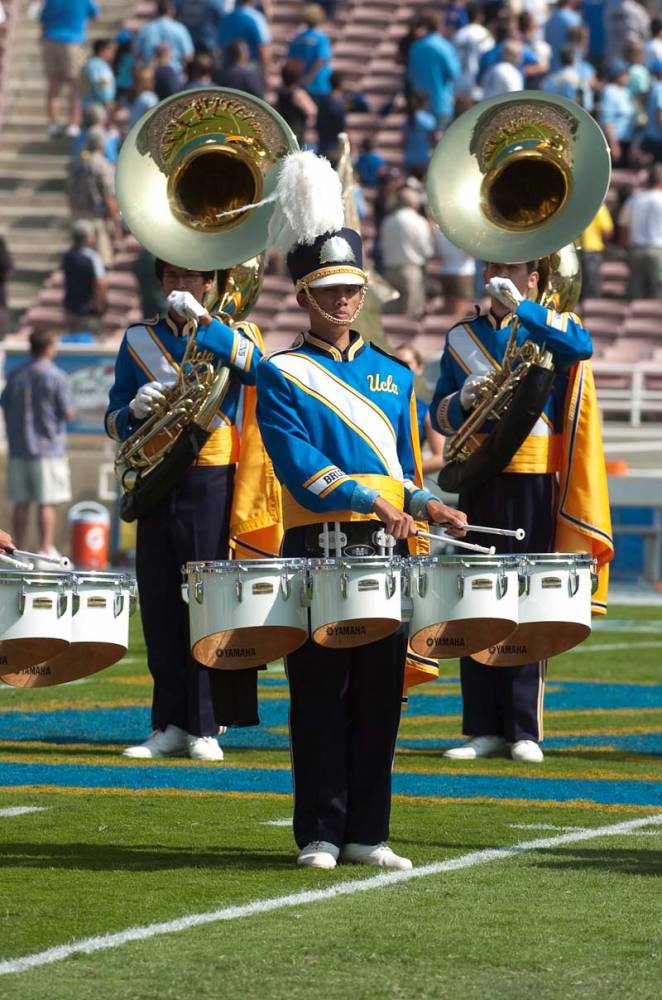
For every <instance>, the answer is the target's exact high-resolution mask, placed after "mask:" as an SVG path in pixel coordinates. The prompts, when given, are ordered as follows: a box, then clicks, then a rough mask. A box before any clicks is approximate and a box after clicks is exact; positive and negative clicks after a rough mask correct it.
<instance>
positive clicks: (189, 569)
mask: <svg viewBox="0 0 662 1000" xmlns="http://www.w3.org/2000/svg"><path fill="white" fill-rule="evenodd" d="M185 574H186V582H185V583H184V584H183V586H182V596H183V598H184V600H185V601H186V602H187V603H188V607H189V623H190V630H191V653H192V654H193V656H194V657H195V659H196V660H198V662H199V663H202V664H203V665H204V666H206V667H214V668H216V669H219V670H241V669H242V668H245V667H257V666H260V665H261V664H263V663H269V661H270V660H275V659H278V658H279V657H281V656H286V655H287V653H291V652H292V651H293V650H295V649H297V648H298V647H299V646H301V645H302V644H303V643H304V642H305V641H306V639H307V638H308V612H307V609H306V606H305V602H304V581H305V560H303V559H248V560H241V559H229V560H223V561H220V562H200V563H187V564H186V569H185Z"/></svg>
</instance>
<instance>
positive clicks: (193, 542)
mask: <svg viewBox="0 0 662 1000" xmlns="http://www.w3.org/2000/svg"><path fill="white" fill-rule="evenodd" d="M233 479H234V466H218V467H215V466H194V467H193V468H191V469H189V471H188V472H187V474H186V477H185V478H184V480H183V481H182V482H181V483H180V485H179V486H176V487H175V488H174V489H173V490H172V491H171V493H170V494H169V496H168V497H167V498H166V499H165V500H164V501H162V503H160V504H158V505H157V506H156V507H154V508H153V509H152V510H151V511H150V512H149V513H148V514H146V515H145V516H144V517H141V518H140V520H139V521H138V533H137V542H136V577H137V580H138V591H139V594H140V611H141V616H142V624H143V632H144V634H145V644H146V646H147V664H148V666H149V670H150V673H151V675H152V677H153V679H154V695H153V700H152V726H153V728H154V729H165V728H166V726H168V725H174V726H179V727H180V729H184V730H185V731H186V732H187V733H190V734H191V735H192V736H214V735H216V734H217V733H218V722H217V721H216V715H215V712H214V699H213V691H212V685H213V684H214V683H215V680H214V677H213V676H212V675H214V674H215V673H219V671H214V670H208V669H207V668H206V667H201V666H200V664H199V663H197V662H196V661H195V660H194V659H193V657H192V656H191V653H190V638H189V622H188V608H187V605H186V604H185V603H184V601H183V600H182V596H181V583H182V576H181V572H180V570H181V567H182V565H183V564H184V563H186V562H194V561H196V562H197V561H203V560H204V561H207V560H218V559H227V558H228V529H229V518H230V501H231V498H232V483H233Z"/></svg>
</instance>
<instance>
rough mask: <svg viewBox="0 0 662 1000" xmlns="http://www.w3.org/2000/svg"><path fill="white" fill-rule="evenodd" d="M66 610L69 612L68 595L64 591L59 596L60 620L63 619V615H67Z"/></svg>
mask: <svg viewBox="0 0 662 1000" xmlns="http://www.w3.org/2000/svg"><path fill="white" fill-rule="evenodd" d="M66 610H67V595H66V594H65V592H64V590H61V591H60V593H59V594H58V595H57V616H58V618H61V617H62V615H63V614H65V613H66Z"/></svg>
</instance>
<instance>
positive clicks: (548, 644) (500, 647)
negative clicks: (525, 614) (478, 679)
mask: <svg viewBox="0 0 662 1000" xmlns="http://www.w3.org/2000/svg"><path fill="white" fill-rule="evenodd" d="M590 634H591V629H590V626H588V625H582V624H580V623H578V622H527V623H526V624H525V625H518V627H517V628H516V629H515V631H514V632H512V633H511V634H510V635H509V636H508V638H507V640H506V641H505V642H497V643H493V644H491V645H490V646H489V647H488V648H485V649H483V650H481V651H480V652H477V653H474V654H473V658H474V660H477V661H478V662H479V663H484V664H485V665H486V666H488V667H521V666H523V665H524V664H525V663H534V662H535V661H536V660H547V659H548V658H549V657H550V656H558V655H559V653H565V652H566V650H568V649H572V648H573V646H578V645H579V644H580V642H583V641H584V639H586V637H587V636H588V635H590Z"/></svg>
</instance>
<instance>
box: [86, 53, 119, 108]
mask: <svg viewBox="0 0 662 1000" xmlns="http://www.w3.org/2000/svg"><path fill="white" fill-rule="evenodd" d="M116 50H117V42H116V41H115V39H114V38H97V39H96V40H95V42H94V43H93V45H92V55H91V56H90V58H89V59H88V60H87V62H86V63H85V65H84V66H83V72H82V83H83V87H84V93H83V107H85V105H86V104H93V103H96V104H104V105H109V104H111V103H112V102H113V101H114V100H115V92H116V85H115V73H114V71H113V60H114V58H115V52H116Z"/></svg>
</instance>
